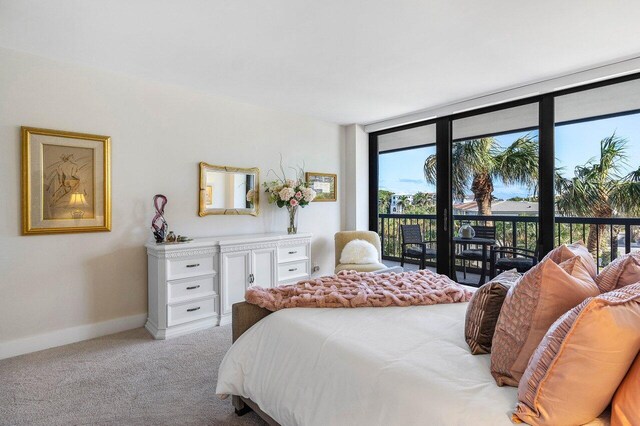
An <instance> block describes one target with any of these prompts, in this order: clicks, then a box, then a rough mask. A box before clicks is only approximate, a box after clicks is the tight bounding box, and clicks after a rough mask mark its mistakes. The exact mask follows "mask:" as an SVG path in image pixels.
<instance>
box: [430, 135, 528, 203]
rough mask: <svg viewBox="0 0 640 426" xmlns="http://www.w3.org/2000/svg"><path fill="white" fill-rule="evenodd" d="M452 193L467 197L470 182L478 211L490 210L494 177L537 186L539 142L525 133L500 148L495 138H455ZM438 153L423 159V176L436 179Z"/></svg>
mask: <svg viewBox="0 0 640 426" xmlns="http://www.w3.org/2000/svg"><path fill="white" fill-rule="evenodd" d="M451 158H452V165H453V170H452V181H451V184H452V187H453V197H454V198H455V199H457V200H459V201H463V200H464V194H465V191H466V190H467V188H469V186H470V187H471V192H473V197H474V200H475V201H476V203H477V204H478V214H479V215H490V214H491V199H492V194H493V181H494V180H495V179H499V180H502V181H503V182H504V183H505V184H507V185H510V184H518V185H524V186H529V187H531V188H534V189H537V183H538V142H537V141H536V140H535V138H532V137H530V136H529V135H525V136H523V137H521V138H518V139H517V140H516V141H515V142H513V143H512V144H511V145H510V146H508V147H507V148H504V149H501V147H500V145H499V144H498V142H497V141H496V140H495V138H480V139H471V140H467V141H464V142H456V143H454V144H453V148H452V150H451ZM436 174H437V171H436V156H435V154H434V155H430V156H429V157H427V159H426V160H425V162H424V177H425V179H426V180H427V182H429V183H431V184H435V183H436Z"/></svg>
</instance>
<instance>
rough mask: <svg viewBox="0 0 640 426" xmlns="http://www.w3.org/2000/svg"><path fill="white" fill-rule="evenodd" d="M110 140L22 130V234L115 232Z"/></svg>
mask: <svg viewBox="0 0 640 426" xmlns="http://www.w3.org/2000/svg"><path fill="white" fill-rule="evenodd" d="M110 142H111V139H110V138H109V137H108V136H99V135H89V134H85V133H73V132H64V131H59V130H49V129H37V128H33V127H22V232H23V234H25V235H28V234H55V233H69V232H98V231H110V230H111V169H110V156H111V151H110Z"/></svg>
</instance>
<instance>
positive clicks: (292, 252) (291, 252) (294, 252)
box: [289, 251, 297, 254]
mask: <svg viewBox="0 0 640 426" xmlns="http://www.w3.org/2000/svg"><path fill="white" fill-rule="evenodd" d="M296 253H297V251H290V252H289V254H296Z"/></svg>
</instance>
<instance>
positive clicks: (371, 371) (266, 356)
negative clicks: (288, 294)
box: [216, 303, 517, 426]
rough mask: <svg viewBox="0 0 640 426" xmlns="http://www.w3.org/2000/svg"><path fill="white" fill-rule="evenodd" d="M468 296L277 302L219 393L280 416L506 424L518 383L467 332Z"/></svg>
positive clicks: (237, 353) (225, 370)
mask: <svg viewBox="0 0 640 426" xmlns="http://www.w3.org/2000/svg"><path fill="white" fill-rule="evenodd" d="M466 308H467V304H466V303H456V304H445V305H434V306H412V307H389V308H357V309H304V308H299V309H284V310H281V311H278V312H275V313H273V314H271V315H269V316H268V317H266V318H265V319H263V320H262V321H260V322H259V323H258V324H256V325H255V326H254V327H252V328H251V329H250V330H248V331H247V332H246V333H245V334H243V335H242V336H241V337H240V339H238V341H237V342H236V343H235V344H234V345H233V346H232V347H231V349H230V350H229V352H228V353H227V355H226V356H225V358H224V360H223V361H222V364H221V366H220V371H219V375H218V385H217V389H216V393H217V394H219V395H221V394H233V395H241V396H244V397H247V398H250V399H252V400H253V401H254V402H256V403H257V404H258V405H259V406H260V408H262V410H263V411H265V412H266V413H267V414H269V415H270V416H271V417H272V418H274V419H275V420H277V421H278V422H279V423H280V424H282V425H305V426H307V425H309V426H311V425H322V426H325V425H349V426H356V425H511V424H512V423H511V420H510V412H511V410H512V409H513V408H514V406H515V404H516V395H517V389H516V388H512V387H502V388H500V387H498V386H496V384H495V382H494V380H493V378H492V377H491V374H490V372H489V364H490V359H489V355H471V353H470V352H469V347H468V346H467V344H466V342H465V340H464V315H465V310H466Z"/></svg>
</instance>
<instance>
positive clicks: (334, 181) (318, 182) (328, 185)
mask: <svg viewBox="0 0 640 426" xmlns="http://www.w3.org/2000/svg"><path fill="white" fill-rule="evenodd" d="M305 180H306V181H307V183H308V184H309V187H310V188H311V189H313V190H314V191H316V198H314V200H313V202H316V201H336V200H337V199H338V176H337V175H334V174H330V173H316V172H307V173H305Z"/></svg>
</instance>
